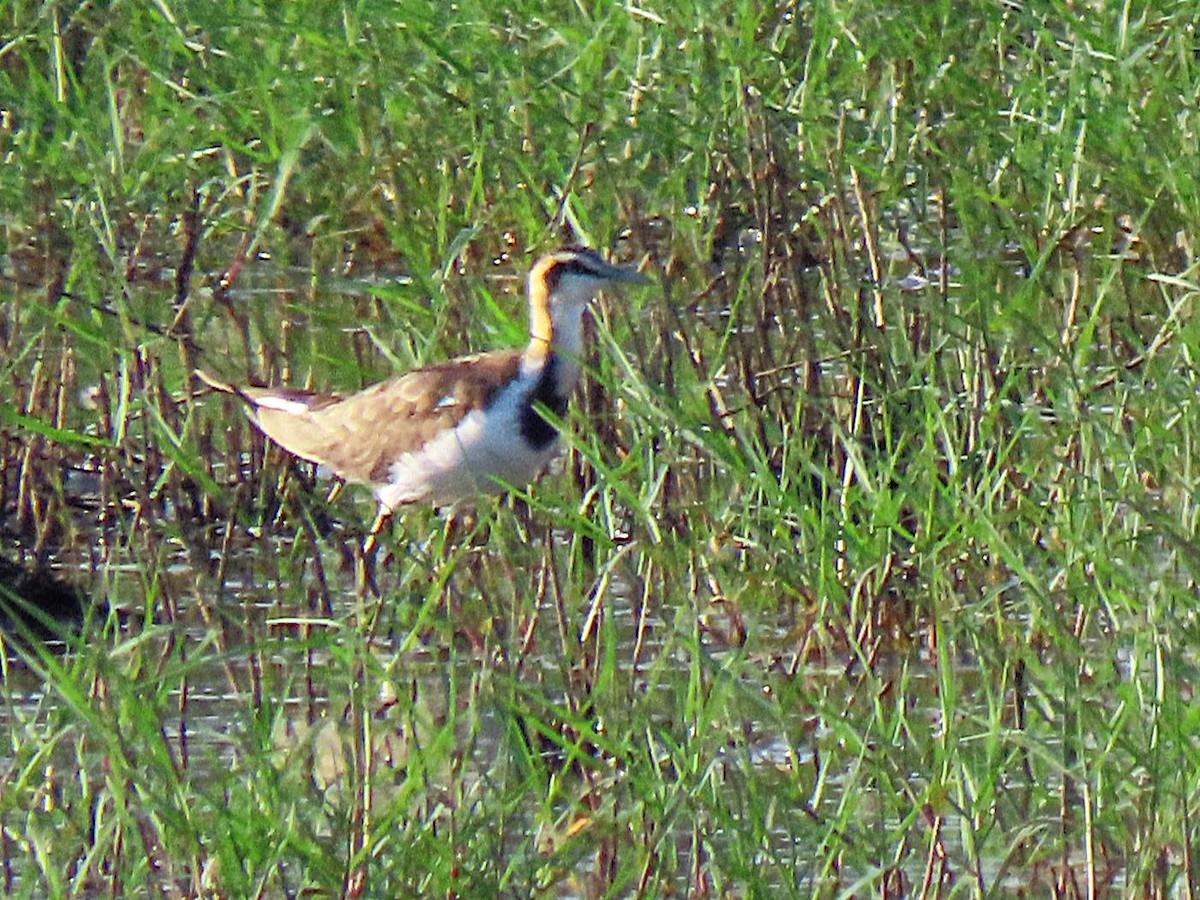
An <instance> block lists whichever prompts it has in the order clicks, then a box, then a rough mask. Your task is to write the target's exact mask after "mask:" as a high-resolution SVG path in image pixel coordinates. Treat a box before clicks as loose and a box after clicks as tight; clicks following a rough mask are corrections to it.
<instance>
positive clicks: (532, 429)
mask: <svg viewBox="0 0 1200 900" xmlns="http://www.w3.org/2000/svg"><path fill="white" fill-rule="evenodd" d="M557 370H558V357H557V356H555V355H554V354H553V353H551V354H550V356H549V357H548V358H547V359H546V365H545V366H544V367H543V369H542V376H541V378H539V379H538V380H537V384H535V385H534V386H533V390H531V391H530V392H529V394H528V395H527V396H526V397H525V403H523V404H522V405H521V437H523V438H524V439H525V441H526V443H528V444H529V446H531V447H532V448H533V449H534V450H545V449H546V448H547V447H549V446H550V445H551V444H552V443H554V440H555V439H556V438H557V437H558V429H557V428H555V427H554V426H553V425H551V424H550V423H549V422H547V421H546V420H545V419H544V418H542V414H541V413H540V412H538V409H537V407H538V406H539V405H541V406H545V407H546V409H548V410H550V412H552V413H554V415H556V416H558V417H560V418H561V417H562V416H563V414H564V413H566V411H567V400H568V398H567V397H563V396H562V395H560V394H559V393H558V391H556V390H555V389H554V387H555V384H556V382H557V380H558V379H557Z"/></svg>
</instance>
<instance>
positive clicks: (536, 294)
mask: <svg viewBox="0 0 1200 900" xmlns="http://www.w3.org/2000/svg"><path fill="white" fill-rule="evenodd" d="M649 281H650V279H649V278H647V277H646V276H645V275H643V274H642V273H640V272H638V271H637V270H636V269H633V268H628V267H624V266H615V265H613V264H612V263H610V262H608V261H607V260H605V259H604V258H603V257H602V256H601V255H600V254H599V253H597V252H596V251H595V250H592V249H591V248H590V247H563V248H562V249H561V250H557V251H555V252H554V253H548V254H546V255H545V256H543V257H542V258H541V259H539V260H538V261H537V262H536V263H534V265H533V268H532V269H530V271H529V311H530V326H531V327H530V333H531V335H532V336H533V338H534V339H535V340H540V341H545V342H546V343H551V342H552V341H553V340H554V336H555V334H556V333H557V332H559V331H560V330H562V329H563V328H569V327H571V325H572V323H574V322H577V321H578V320H579V317H580V316H581V315H582V313H583V309H584V307H585V306H587V304H588V302H589V301H590V300H591V299H592V298H593V297H595V296H596V292H597V291H599V290H600V289H601V288H603V287H604V286H605V285H607V284H612V283H614V282H627V283H633V284H645V283H648V282H649Z"/></svg>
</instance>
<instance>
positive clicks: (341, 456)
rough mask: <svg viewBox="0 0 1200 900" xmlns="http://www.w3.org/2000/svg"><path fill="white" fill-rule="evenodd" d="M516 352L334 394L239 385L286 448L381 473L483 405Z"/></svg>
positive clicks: (350, 475)
mask: <svg viewBox="0 0 1200 900" xmlns="http://www.w3.org/2000/svg"><path fill="white" fill-rule="evenodd" d="M520 363H521V354H520V353H519V352H518V351H515V350H504V351H499V352H496V353H484V354H480V355H479V356H468V357H464V358H462V359H457V360H454V361H452V362H447V363H438V364H436V365H431V366H425V367H424V368H420V369H414V370H413V371H411V372H408V373H406V374H404V375H401V376H399V377H397V378H393V379H390V380H389V381H383V382H380V383H379V384H376V385H372V386H371V387H369V388H366V389H365V390H362V391H359V392H358V393H357V394H351V395H350V396H348V397H340V396H335V395H329V394H313V393H309V392H306V391H293V390H287V389H283V390H270V389H265V388H243V389H241V390H240V391H239V393H240V394H241V395H242V396H243V397H245V398H246V399H247V400H248V401H249V402H250V403H251V404H252V405H253V407H254V420H255V422H256V424H257V425H258V427H259V428H261V429H262V431H263V433H264V434H266V435H267V436H268V437H270V438H271V439H272V440H274V441H275V442H276V443H278V444H279V445H280V446H282V447H283V448H284V449H285V450H287V451H289V452H290V453H294V454H295V455H296V456H300V457H303V458H304V459H308V460H312V461H313V462H316V463H321V464H324V465H326V466H328V467H329V468H330V469H332V470H333V471H334V472H335V473H336V474H338V475H340V476H341V477H342V478H345V479H346V480H347V481H357V482H365V483H373V482H381V481H384V480H386V479H387V472H388V469H389V468H390V467H391V465H392V463H393V462H395V461H396V459H398V458H399V457H400V456H402V455H403V454H405V453H410V452H412V451H414V450H419V449H420V448H421V447H423V446H424V445H425V444H426V443H427V442H428V441H429V440H431V439H432V438H433V437H435V436H436V435H438V434H439V433H441V432H442V431H444V430H446V429H448V428H453V427H455V426H456V425H457V424H458V423H459V422H461V421H462V419H463V417H465V416H466V415H467V414H468V413H470V412H471V411H472V410H475V409H482V408H486V407H487V406H488V405H489V404H490V403H491V402H492V400H493V399H494V398H495V396H496V393H497V391H499V390H500V389H501V388H502V387H504V385H506V384H507V383H508V382H509V381H511V380H512V379H513V378H515V377H516V376H517V372H518V369H519V367H520Z"/></svg>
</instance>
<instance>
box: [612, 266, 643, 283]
mask: <svg viewBox="0 0 1200 900" xmlns="http://www.w3.org/2000/svg"><path fill="white" fill-rule="evenodd" d="M603 275H604V277H605V278H606V279H608V280H609V281H623V282H625V283H627V284H650V279H649V278H648V277H647V276H645V275H643V274H642V273H641V272H639V271H638V270H637V269H635V268H633V266H614V265H611V264H606V265H605V269H604V272H603Z"/></svg>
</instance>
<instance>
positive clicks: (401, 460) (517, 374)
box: [196, 246, 649, 587]
mask: <svg viewBox="0 0 1200 900" xmlns="http://www.w3.org/2000/svg"><path fill="white" fill-rule="evenodd" d="M648 281H649V279H648V278H646V276H644V275H642V274H640V273H638V272H637V271H635V270H634V269H631V268H623V267H620V266H615V265H613V264H611V263H609V262H606V261H605V260H604V259H603V258H602V257H601V256H600V254H599V253H597V252H596V251H595V250H591V249H589V248H586V247H577V246H572V247H564V248H563V249H561V250H558V251H557V252H554V253H550V254H548V255H546V256H543V257H542V258H541V259H539V260H538V261H537V262H536V263H534V266H533V268H532V269H531V270H530V272H529V283H528V292H529V343H528V344H526V346H525V348H524V349H523V350H498V351H494V352H491V353H480V354H477V355H474V356H464V357H461V358H459V359H455V360H451V361H450V362H443V363H433V364H432V365H427V366H423V367H421V368H419V369H414V370H412V371H410V372H407V373H406V374H404V375H400V376H397V377H395V378H392V379H389V380H388V381H383V382H381V383H379V384H376V385H373V386H371V387H368V388H366V389H364V390H362V391H359V392H358V393H356V394H350V395H348V396H339V395H336V394H319V393H313V392H311V391H301V390H291V389H288V388H259V387H235V386H233V385H229V384H225V383H224V382H221V381H218V380H217V379H215V378H213V377H212V376H210V375H207V374H206V373H204V372H199V371H198V372H197V373H196V374H197V376H198V377H199V378H200V379H201V380H202V381H204V382H205V383H206V384H208V385H209V386H210V387H212V388H214V389H216V390H218V391H222V392H224V393H229V394H233V395H235V396H237V397H238V398H240V399H241V400H242V401H244V402H245V403H246V405H247V407H248V408H249V412H250V416H251V418H252V419H253V421H254V424H255V425H257V426H258V428H259V429H260V430H262V432H263V433H264V434H266V435H267V437H269V438H271V439H272V440H273V441H275V442H276V443H277V444H279V445H280V446H281V447H283V448H284V449H285V450H287V451H288V452H290V453H293V454H295V455H296V456H299V457H301V458H303V459H307V460H310V461H312V462H315V463H318V464H320V465H322V466H325V467H326V468H327V469H328V470H329V471H331V472H332V473H334V474H335V475H338V476H339V477H341V478H342V479H344V480H346V481H349V482H357V483H360V484H368V485H370V486H371V487H372V488H373V489H374V491H375V495H376V497H377V498H378V500H379V513H378V515H377V516H376V517H375V521H374V523H373V524H372V526H371V530H370V532H369V533H368V535H367V539H366V541H365V543H364V545H363V548H362V564H361V566H360V569H359V580H360V587H361V586H362V582H366V583H368V584H371V585H372V587H373V578H372V577H371V568H372V567H373V560H374V555H375V544H376V541H377V539H378V536H379V533H380V531H382V529H383V527H384V525H385V524H386V523H387V521H388V519H389V518H390V517H391V516H392V514H393V513H394V512H395V511H396V510H397V509H399V508H401V507H403V506H407V505H409V504H413V503H426V504H429V505H432V506H453V505H455V504H458V503H460V502H463V501H466V500H470V499H472V498H474V497H478V496H480V495H484V494H492V493H496V492H499V491H501V490H503V489H504V488H506V487H519V486H522V485H525V484H527V483H528V482H529V481H531V480H533V478H534V477H536V476H537V475H538V473H540V472H541V471H542V469H544V468H545V467H546V465H547V464H548V463H549V462H550V460H551V458H553V456H554V453H555V451H556V449H557V444H558V429H557V428H556V427H555V425H554V424H553V422H551V421H550V420H549V419H547V418H546V417H544V416H543V415H542V409H543V408H544V409H545V410H548V411H549V412H550V413H551V414H552V416H554V417H555V418H559V417H561V416H562V415H563V414H564V413H565V412H566V408H567V401H568V400H569V399H570V396H571V393H572V392H573V391H574V389H575V386H576V385H577V384H578V383H579V374H580V356H581V354H582V352H583V311H584V309H585V308H586V306H587V304H588V302H589V301H590V300H591V299H592V298H593V297H594V296H595V295H596V292H597V291H599V290H600V289H601V288H602V287H604V286H605V285H606V284H610V283H612V282H633V283H646V282H648Z"/></svg>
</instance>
